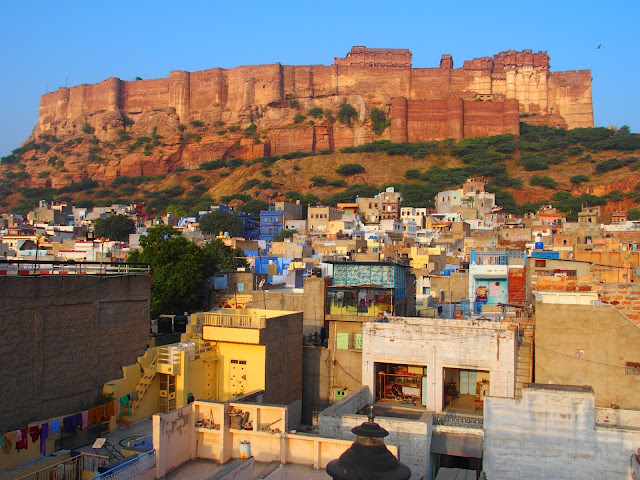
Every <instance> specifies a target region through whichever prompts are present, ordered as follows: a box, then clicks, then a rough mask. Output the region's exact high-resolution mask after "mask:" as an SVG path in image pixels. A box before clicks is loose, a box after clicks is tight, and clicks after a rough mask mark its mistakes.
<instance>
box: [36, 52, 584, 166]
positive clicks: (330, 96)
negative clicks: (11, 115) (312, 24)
mask: <svg viewBox="0 0 640 480" xmlns="http://www.w3.org/2000/svg"><path fill="white" fill-rule="evenodd" d="M344 103H349V104H351V105H352V106H354V108H355V109H356V110H357V112H358V115H359V118H358V120H359V125H360V126H358V125H356V126H354V127H350V128H347V127H346V126H342V125H340V124H338V123H335V124H332V123H327V122H317V125H315V126H311V127H308V126H306V125H305V126H303V125H299V126H297V128H296V129H292V128H291V127H292V125H293V118H294V116H295V115H296V114H297V113H300V112H302V113H305V112H306V109H309V108H311V107H314V106H317V107H321V108H326V109H330V110H332V111H333V112H336V111H337V109H338V108H339V107H340V105H342V104H344ZM374 107H377V108H381V109H383V110H384V111H385V113H387V115H388V116H389V118H390V120H391V128H388V129H386V131H385V132H384V134H383V135H382V137H377V136H375V135H373V133H372V132H371V128H370V127H369V128H366V129H364V128H362V125H363V124H364V123H365V122H366V121H367V120H368V118H369V114H370V111H371V109H372V108H374ZM158 112H163V115H157V114H158ZM122 113H125V114H126V115H128V116H130V117H131V118H135V119H136V123H138V118H141V119H142V118H143V117H146V118H147V121H142V122H141V123H142V124H145V125H147V124H149V125H150V124H151V123H153V122H161V120H160V118H163V119H165V120H162V121H166V119H167V118H170V121H171V122H173V124H174V125H172V127H175V124H177V123H178V122H180V123H187V122H189V121H193V120H199V121H201V122H204V124H213V123H215V122H217V121H224V122H226V124H227V125H230V124H236V125H239V126H241V127H246V126H248V125H250V124H251V123H255V124H256V125H257V128H258V129H259V131H260V132H261V134H264V137H263V138H264V141H263V142H261V144H260V145H258V146H257V148H254V147H251V148H248V151H247V152H246V153H245V156H254V157H255V156H260V155H265V154H282V153H287V152H289V151H295V150H300V151H305V150H306V151H309V150H312V151H315V150H316V149H317V150H323V149H326V150H331V151H334V150H337V149H339V148H343V147H346V146H354V145H358V144H362V143H365V142H367V141H372V140H375V139H378V138H384V139H390V140H392V141H398V142H401V141H418V140H439V139H444V138H455V139H460V138H464V137H475V136H485V135H495V134H501V133H513V134H518V133H519V122H520V120H521V119H522V120H523V121H527V122H532V123H536V124H542V125H554V126H561V127H565V128H576V127H592V126H593V107H592V99H591V73H590V71H589V70H580V71H568V72H551V71H550V66H549V56H548V55H547V53H546V52H538V53H533V52H532V51H531V50H522V51H514V50H509V51H504V52H500V53H498V54H497V55H494V56H493V57H482V58H475V59H473V60H467V61H464V63H463V64H462V67H460V68H454V62H453V58H452V56H451V55H448V54H445V55H442V58H441V60H440V65H439V66H438V67H437V68H413V65H412V55H411V52H410V51H409V50H407V49H377V48H366V47H363V46H356V47H353V48H352V49H351V51H350V52H349V53H348V54H347V55H346V57H344V58H335V59H334V62H333V64H332V65H303V66H292V65H281V64H280V63H276V64H273V65H257V66H239V67H235V68H231V69H223V68H212V69H209V70H203V71H199V72H187V71H172V72H171V73H170V74H169V77H167V78H159V79H150V80H136V81H125V80H120V79H118V78H109V79H107V80H104V81H102V82H100V83H98V84H94V85H78V86H74V87H71V88H66V87H61V88H60V89H59V90H57V91H55V92H51V93H47V94H45V95H43V96H42V98H41V101H40V111H39V117H38V124H37V126H36V128H35V130H34V133H35V135H36V136H37V135H38V134H41V133H62V134H65V133H69V134H71V133H74V132H76V131H78V129H79V126H80V125H82V124H84V123H87V122H88V123H90V124H92V125H93V126H94V127H96V128H97V132H96V135H97V136H98V137H99V138H101V139H111V138H115V131H116V129H117V128H119V127H121V125H118V120H117V119H118V118H119V117H120V116H121V114H122ZM114 114H115V115H114ZM153 115H155V117H156V119H155V120H153V121H151V120H149V118H150V117H151V116H153ZM114 119H115V120H114ZM150 122H151V123H150ZM156 124H157V123H156ZM174 131H175V130H174Z"/></svg>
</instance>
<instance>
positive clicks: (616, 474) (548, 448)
mask: <svg viewBox="0 0 640 480" xmlns="http://www.w3.org/2000/svg"><path fill="white" fill-rule="evenodd" d="M484 412H485V413H484V433H485V439H484V452H483V470H484V472H485V474H486V476H487V480H497V479H503V478H520V479H538V478H631V466H630V458H631V455H632V454H635V453H637V448H638V445H639V444H640V431H638V429H637V428H635V429H623V428H612V427H610V426H607V427H601V426H599V425H596V414H595V400H594V394H593V390H591V388H590V387H567V386H563V385H542V386H539V385H534V384H532V385H531V386H530V387H529V388H524V389H523V397H522V399H519V400H514V399H504V398H491V397H489V398H486V399H485V405H484Z"/></svg>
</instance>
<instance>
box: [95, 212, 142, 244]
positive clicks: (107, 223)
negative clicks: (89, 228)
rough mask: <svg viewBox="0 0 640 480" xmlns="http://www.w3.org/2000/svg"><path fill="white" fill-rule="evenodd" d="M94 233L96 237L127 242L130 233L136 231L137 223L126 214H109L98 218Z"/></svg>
mask: <svg viewBox="0 0 640 480" xmlns="http://www.w3.org/2000/svg"><path fill="white" fill-rule="evenodd" d="M93 233H94V234H95V236H96V237H100V238H108V239H110V240H116V241H118V242H126V241H128V240H129V234H130V233H136V223H135V222H134V221H133V220H131V219H130V218H129V217H127V216H126V215H109V216H108V217H107V218H99V219H98V220H96V224H95V226H94V228H93Z"/></svg>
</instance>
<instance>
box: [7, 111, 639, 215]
mask: <svg viewBox="0 0 640 480" xmlns="http://www.w3.org/2000/svg"><path fill="white" fill-rule="evenodd" d="M316 114H317V115H318V116H317V120H318V121H319V122H323V121H324V122H329V121H331V120H330V119H327V118H326V117H327V116H328V115H331V114H330V113H329V114H327V113H326V112H322V113H319V114H318V113H317V112H316ZM142 128H144V127H142ZM222 128H224V126H223V125H208V126H207V125H204V124H201V123H200V122H192V123H190V124H189V125H188V126H187V125H182V124H179V126H178V127H176V129H175V131H174V132H173V133H171V132H167V131H166V130H165V131H163V133H164V134H162V135H161V134H159V133H158V131H159V129H154V128H152V129H151V130H150V131H149V132H148V135H146V136H143V135H140V130H141V126H139V125H136V124H129V125H128V126H127V129H126V130H124V129H122V130H123V131H124V132H125V134H126V135H125V134H122V133H121V134H120V135H121V140H119V141H116V142H104V141H100V140H99V139H97V137H96V136H95V135H94V132H93V131H91V128H85V129H84V130H86V131H84V132H83V133H82V134H81V135H78V136H74V137H73V138H68V139H64V138H57V137H55V136H53V135H48V136H46V135H45V136H40V138H39V141H37V142H35V141H31V142H28V143H26V144H25V145H24V146H23V147H21V148H19V149H17V150H16V151H14V153H13V154H12V155H10V156H9V157H5V158H4V159H3V161H2V165H0V178H1V179H0V201H1V202H2V210H3V211H15V212H20V213H25V212H26V211H28V210H29V209H30V208H32V207H33V205H34V204H35V203H37V201H38V200H40V199H47V200H54V199H55V200H68V201H73V202H74V204H76V205H81V206H82V205H84V206H91V205H97V206H101V205H110V204H112V203H127V204H128V203H132V202H133V203H144V204H145V205H146V207H145V208H146V210H147V212H149V213H151V214H161V213H164V212H165V211H167V209H169V210H171V211H175V212H177V213H179V214H182V215H186V214H193V213H195V212H197V211H198V210H208V208H209V205H211V204H213V203H218V202H222V203H231V205H234V206H239V207H240V209H241V210H242V209H244V210H246V211H254V212H255V211H257V210H259V209H260V208H265V205H267V202H269V201H272V200H282V199H290V200H297V199H300V200H302V201H303V203H315V202H317V201H319V202H322V203H326V204H335V203H336V202H341V201H353V200H354V198H355V196H356V195H360V196H370V195H373V194H375V193H377V192H378V191H380V189H381V188H382V187H384V186H388V185H394V186H396V187H397V188H398V189H399V190H400V191H402V192H403V195H404V199H405V200H404V203H405V204H406V205H412V206H432V205H433V197H434V196H435V194H436V193H437V192H438V191H440V190H443V189H448V188H450V187H451V188H452V187H456V186H458V185H460V184H462V183H463V182H464V180H465V179H466V178H467V177H469V176H484V177H487V179H488V180H489V182H488V189H489V190H491V191H495V192H497V201H498V204H499V205H501V206H503V207H504V208H505V209H506V210H507V211H511V212H514V213H519V214H523V213H526V212H527V211H533V210H534V209H535V208H537V206H538V205H539V204H540V203H547V202H548V203H552V202H553V203H555V204H556V205H557V206H558V207H559V208H561V209H562V210H564V211H567V212H568V213H570V215H575V214H576V213H577V209H579V207H580V204H581V203H587V204H600V205H606V207H605V208H604V211H605V215H606V213H607V212H610V211H612V210H613V209H628V208H630V207H634V206H637V205H638V204H640V160H639V158H640V135H637V134H632V133H630V132H629V131H628V129H627V128H622V129H620V130H619V131H615V130H613V129H606V128H577V129H573V130H565V129H561V128H552V127H545V126H532V125H528V124H525V123H522V124H521V126H520V128H521V135H520V136H515V135H509V134H505V135H497V136H491V137H478V138H468V139H462V140H460V141H458V142H456V141H454V140H452V139H448V140H443V141H433V142H413V143H392V142H390V141H389V140H380V141H374V142H369V143H365V144H363V145H360V146H357V147H347V148H344V149H342V150H341V151H340V152H337V153H331V152H327V151H323V152H318V153H317V154H313V153H307V152H292V153H289V154H285V155H280V156H265V157H258V158H255V159H251V160H243V159H241V158H236V157H233V156H227V158H214V159H212V160H206V161H201V162H200V163H198V164H197V166H192V167H190V165H193V164H192V163H191V162H192V160H193V159H194V158H200V159H202V156H203V155H205V154H209V153H210V151H211V144H212V143H213V142H215V139H216V138H217V137H219V136H220V135H221V133H220V131H219V130H215V129H222ZM292 128H300V129H304V128H306V127H304V126H300V127H292ZM358 128H361V129H364V128H367V129H369V130H370V131H372V132H373V129H374V128H376V126H375V124H374V122H372V121H371V120H369V121H368V122H366V123H365V124H362V125H360V126H359V127H358ZM232 130H233V129H232ZM251 130H253V129H250V131H249V132H246V130H245V131H244V132H242V131H240V132H238V131H237V130H236V131H235V132H233V131H232V132H229V130H228V129H227V130H226V132H225V134H224V135H239V137H238V141H239V142H242V141H243V140H245V139H247V138H249V139H252V138H253V135H254V134H255V133H256V132H255V130H254V131H251ZM132 154H135V155H138V156H141V157H143V158H144V159H145V160H146V161H148V163H149V164H151V165H160V166H161V168H157V169H154V170H153V171H152V174H151V175H139V174H138V175H136V174H135V173H137V172H126V173H129V175H126V174H120V175H118V176H114V177H113V178H111V179H109V178H105V176H104V172H105V163H108V161H109V160H108V159H111V158H118V156H126V155H132ZM345 165H350V167H349V166H347V167H345ZM339 167H343V168H342V170H339ZM390 167H391V168H390ZM338 171H341V173H338Z"/></svg>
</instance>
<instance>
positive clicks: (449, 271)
mask: <svg viewBox="0 0 640 480" xmlns="http://www.w3.org/2000/svg"><path fill="white" fill-rule="evenodd" d="M444 276H445V277H450V276H451V270H449V269H448V268H445V269H444Z"/></svg>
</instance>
